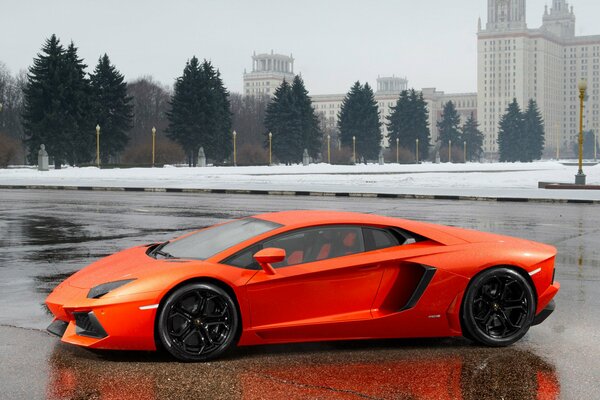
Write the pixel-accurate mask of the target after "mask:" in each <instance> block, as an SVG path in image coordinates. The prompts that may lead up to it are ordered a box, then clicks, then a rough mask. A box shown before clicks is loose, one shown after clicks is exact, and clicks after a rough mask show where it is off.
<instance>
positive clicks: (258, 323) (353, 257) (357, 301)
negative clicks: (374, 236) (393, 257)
mask: <svg viewBox="0 0 600 400" xmlns="http://www.w3.org/2000/svg"><path fill="white" fill-rule="evenodd" d="M268 247H275V248H283V249H285V250H286V260H285V261H283V262H282V263H278V264H274V265H273V267H274V268H275V271H276V273H275V274H274V275H268V274H266V273H264V272H263V271H259V272H258V273H257V274H256V275H254V276H253V277H252V279H250V281H249V282H248V283H247V286H246V289H247V290H246V294H247V297H248V301H249V304H250V309H251V321H250V323H251V325H252V327H253V328H256V329H268V328H278V327H285V326H291V325H307V324H308V325H311V324H319V323H323V322H329V321H339V322H342V321H349V320H354V321H355V320H360V319H370V318H371V314H370V309H371V305H372V303H373V300H374V298H375V295H376V292H377V289H378V286H379V283H380V281H381V277H382V273H383V268H382V266H381V265H380V263H378V262H375V263H373V262H370V259H369V256H368V255H366V254H365V253H364V250H365V243H364V239H363V233H362V229H361V227H359V226H347V225H346V226H344V225H341V226H340V225H338V226H321V227H317V228H308V229H301V230H297V231H293V232H291V233H287V234H283V235H280V236H278V237H275V238H273V239H271V240H268V241H266V242H264V243H263V244H262V248H268Z"/></svg>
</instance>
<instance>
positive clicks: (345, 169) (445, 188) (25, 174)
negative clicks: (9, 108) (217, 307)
mask: <svg viewBox="0 0 600 400" xmlns="http://www.w3.org/2000/svg"><path fill="white" fill-rule="evenodd" d="M584 172H585V173H586V175H587V183H588V184H589V185H600V165H596V166H593V167H584ZM576 173H577V167H576V166H564V165H562V164H560V163H559V162H556V161H540V162H535V163H486V164H478V163H468V164H430V163H425V164H420V165H398V164H386V165H377V164H369V165H363V164H361V165H354V166H342V165H328V164H312V165H309V166H302V165H292V166H271V167H268V166H262V167H207V168H188V167H173V166H166V167H164V168H129V169H97V168H95V167H87V168H69V167H67V168H63V169H61V170H50V171H47V172H39V171H37V170H35V169H31V168H10V169H2V170H0V185H43V186H94V187H138V188H139V187H142V188H184V189H185V188H195V189H236V190H281V191H312V192H352V193H397V194H416V195H432V194H433V195H461V196H477V197H523V198H546V199H586V200H589V199H591V200H600V191H598V190H546V189H538V182H540V181H543V182H566V183H573V182H574V180H575V178H574V175H575V174H576Z"/></svg>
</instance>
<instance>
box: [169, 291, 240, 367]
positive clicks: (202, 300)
mask: <svg viewBox="0 0 600 400" xmlns="http://www.w3.org/2000/svg"><path fill="white" fill-rule="evenodd" d="M157 326H158V336H159V338H160V341H161V343H162V344H163V346H164V347H165V349H166V350H167V351H168V352H169V353H171V354H172V355H173V356H174V357H176V358H178V359H179V360H182V361H207V360H210V359H213V358H216V357H218V356H220V355H221V354H223V353H224V352H225V351H227V350H228V349H229V348H230V347H232V345H233V342H234V340H235V338H236V335H237V330H238V327H239V314H238V311H237V307H236V304H235V303H234V301H233V299H232V298H231V296H230V295H229V294H228V293H227V292H226V291H225V290H223V289H221V288H220V287H218V286H216V285H213V284H209V283H192V284H189V285H185V286H183V287H181V288H179V289H177V290H176V291H174V292H173V293H172V294H171V295H169V297H168V298H167V300H166V301H165V302H164V304H163V305H162V306H161V308H160V311H159V313H158V324H157Z"/></svg>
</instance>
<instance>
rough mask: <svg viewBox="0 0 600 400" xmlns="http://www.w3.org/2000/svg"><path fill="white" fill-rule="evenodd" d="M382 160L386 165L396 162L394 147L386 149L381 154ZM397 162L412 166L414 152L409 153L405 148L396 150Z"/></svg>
mask: <svg viewBox="0 0 600 400" xmlns="http://www.w3.org/2000/svg"><path fill="white" fill-rule="evenodd" d="M383 156H384V157H383V158H384V159H385V162H386V163H395V162H396V146H395V145H394V146H392V147H390V148H388V149H386V150H385V151H384V153H383ZM398 160H399V161H400V164H414V163H415V153H414V150H413V151H410V150H409V149H407V148H405V147H400V148H399V149H398Z"/></svg>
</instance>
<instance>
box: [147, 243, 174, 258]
mask: <svg viewBox="0 0 600 400" xmlns="http://www.w3.org/2000/svg"><path fill="white" fill-rule="evenodd" d="M168 243H169V241H168V240H167V241H166V242H164V243H162V244H160V245H158V247H156V248H155V249H154V251H153V252H152V254H158V255H159V256H163V257H164V258H176V257H174V256H173V255H172V254H171V253H169V252H166V251H162V248H163V247H165V246H166V245H167V244H168Z"/></svg>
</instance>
